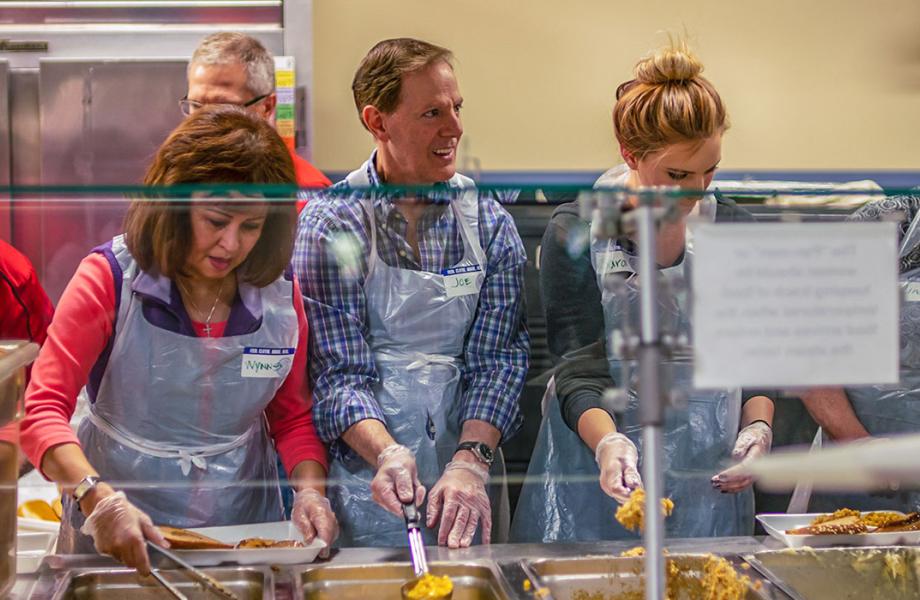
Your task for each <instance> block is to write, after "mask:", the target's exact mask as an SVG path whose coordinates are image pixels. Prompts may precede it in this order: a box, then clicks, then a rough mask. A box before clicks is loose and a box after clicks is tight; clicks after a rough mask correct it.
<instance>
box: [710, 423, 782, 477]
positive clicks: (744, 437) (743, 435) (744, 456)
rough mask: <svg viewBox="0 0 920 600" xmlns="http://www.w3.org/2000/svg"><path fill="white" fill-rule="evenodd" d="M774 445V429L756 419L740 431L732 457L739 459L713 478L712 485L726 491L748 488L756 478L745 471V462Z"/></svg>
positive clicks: (767, 451) (765, 452) (761, 454)
mask: <svg viewBox="0 0 920 600" xmlns="http://www.w3.org/2000/svg"><path fill="white" fill-rule="evenodd" d="M772 445H773V429H771V428H770V426H769V425H767V424H766V423H764V422H763V421H754V422H753V423H751V424H750V425H748V426H747V427H745V428H744V429H742V430H741V431H739V432H738V437H737V438H736V439H735V448H734V450H732V458H733V459H734V460H736V461H739V462H738V464H737V465H734V466H732V467H729V468H727V469H725V470H724V471H722V472H721V473H719V474H718V475H716V476H715V477H713V478H712V487H714V488H716V489H717V490H720V491H722V492H726V493H735V492H740V491H742V490H745V489H747V488H748V487H749V486H750V485H751V484H752V483H754V478H753V477H752V476H751V475H748V474H747V473H745V472H744V471H745V469H744V463H746V462H747V461H749V460H752V459H754V458H757V457H758V456H763V455H764V454H767V453H769V452H770V447H771V446H772Z"/></svg>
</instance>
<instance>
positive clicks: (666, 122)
mask: <svg viewBox="0 0 920 600" xmlns="http://www.w3.org/2000/svg"><path fill="white" fill-rule="evenodd" d="M702 71H703V64H702V63H701V62H700V61H699V59H698V58H697V57H696V56H694V55H693V54H692V53H691V52H690V50H689V49H688V48H687V44H686V42H684V41H677V42H674V41H672V42H671V44H669V45H668V46H667V47H665V48H662V49H661V50H658V51H657V52H656V53H655V54H653V55H652V56H649V57H646V58H644V59H642V60H640V61H639V62H638V63H636V67H635V77H634V78H633V79H631V80H629V81H626V82H624V83H622V84H620V86H619V87H618V88H617V94H616V98H617V100H616V104H614V106H613V130H614V134H615V135H616V138H617V141H618V142H619V143H620V145H621V146H623V147H624V148H626V149H627V150H629V151H630V152H632V153H633V154H635V155H636V157H637V158H640V159H641V158H643V157H644V156H646V155H648V154H651V153H652V152H657V151H658V150H661V149H662V148H664V147H665V146H669V145H671V144H676V143H681V142H688V141H695V140H701V139H704V138H708V137H710V136H712V135H714V134H717V133H721V132H723V131H724V130H725V129H727V128H728V118H727V116H726V114H725V106H724V105H723V104H722V98H721V97H720V96H719V93H718V92H717V91H716V89H715V87H713V85H712V83H710V82H709V80H708V79H706V78H705V77H703V76H701V75H700V73H702Z"/></svg>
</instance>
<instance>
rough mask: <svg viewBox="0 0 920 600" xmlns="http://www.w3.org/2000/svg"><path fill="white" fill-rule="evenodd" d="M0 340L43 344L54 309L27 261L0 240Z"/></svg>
mask: <svg viewBox="0 0 920 600" xmlns="http://www.w3.org/2000/svg"><path fill="white" fill-rule="evenodd" d="M0 309H2V310H0V339H21V340H30V341H32V342H35V343H37V344H41V343H43V342H44V341H45V335H46V332H47V330H48V324H49V323H51V316H52V315H53V314H54V307H53V306H52V305H51V300H49V299H48V295H47V294H46V293H45V290H43V289H42V286H41V284H40V283H39V282H38V277H37V276H36V275H35V269H33V268H32V263H30V262H29V259H28V258H26V257H25V256H23V254H22V253H21V252H19V251H18V250H16V248H14V247H12V246H10V245H9V244H7V243H6V242H4V241H3V240H0Z"/></svg>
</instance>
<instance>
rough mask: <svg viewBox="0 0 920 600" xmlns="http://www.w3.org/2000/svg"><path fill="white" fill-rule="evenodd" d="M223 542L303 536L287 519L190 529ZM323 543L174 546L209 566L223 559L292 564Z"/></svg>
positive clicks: (186, 556) (308, 557)
mask: <svg viewBox="0 0 920 600" xmlns="http://www.w3.org/2000/svg"><path fill="white" fill-rule="evenodd" d="M190 531H195V532H197V533H200V534H202V535H206V536H208V537H211V538H214V539H215V540H218V541H221V542H224V543H225V544H231V545H234V544H237V543H238V542H239V541H240V540H243V539H246V538H254V537H260V538H267V539H270V540H277V541H283V540H297V541H301V540H302V539H303V536H301V535H300V532H299V531H297V528H296V527H295V526H294V524H293V523H291V522H290V521H278V522H274V523H249V524H247V525H229V526H226V527H200V528H198V529H191V530H190ZM325 547H326V544H325V543H324V542H323V541H322V540H319V539H315V540H313V542H312V543H311V544H307V545H305V546H304V547H303V548H251V549H245V550H176V553H177V554H179V555H180V556H181V557H182V558H184V559H185V560H187V561H188V562H189V563H191V564H192V565H194V566H196V567H213V566H217V565H220V564H225V563H233V564H238V565H255V564H263V565H264V564H276V565H296V564H302V563H309V562H313V560H314V559H316V555H317V554H319V551H320V550H322V549H323V548H325Z"/></svg>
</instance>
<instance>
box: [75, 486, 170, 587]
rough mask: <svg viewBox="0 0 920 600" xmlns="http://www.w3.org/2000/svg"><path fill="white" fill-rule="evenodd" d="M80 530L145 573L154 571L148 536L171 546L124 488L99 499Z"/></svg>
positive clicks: (104, 551) (102, 550) (106, 551)
mask: <svg viewBox="0 0 920 600" xmlns="http://www.w3.org/2000/svg"><path fill="white" fill-rule="evenodd" d="M80 531H82V532H83V533H85V534H86V535H89V536H92V538H93V543H94V545H95V546H96V550H97V551H98V552H99V553H101V554H108V555H111V556H113V557H114V558H115V559H116V560H119V561H121V562H123V563H124V564H126V565H127V566H129V567H133V568H135V569H137V571H138V572H139V573H140V574H141V575H149V574H150V558H149V557H148V556H147V546H146V541H145V540H148V539H149V540H151V541H152V542H153V543H155V544H157V545H158V546H163V547H166V548H168V547H169V542H167V541H166V538H164V537H163V534H162V533H160V530H159V529H157V528H156V527H155V526H154V524H153V521H151V520H150V517H148V516H147V513H145V512H143V511H142V510H140V509H139V508H137V507H136V506H134V505H133V504H131V502H130V501H129V500H128V498H127V497H126V496H125V493H124V492H115V493H114V494H112V495H110V496H106V497H105V498H103V499H102V500H100V501H99V502H98V503H96V506H95V508H93V512H92V514H90V516H89V517H87V518H86V522H85V523H83V527H81V528H80Z"/></svg>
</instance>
